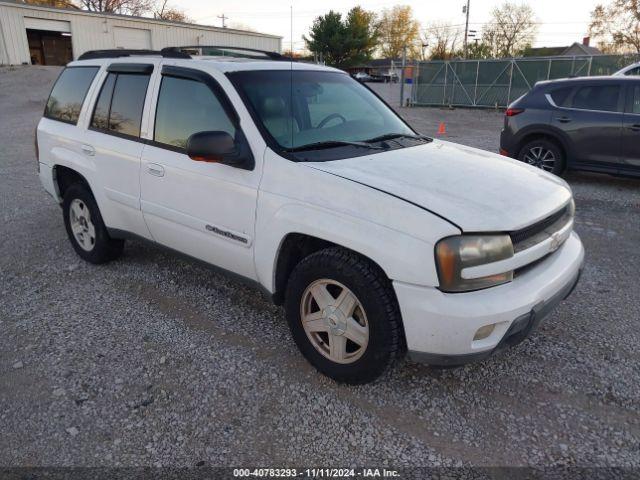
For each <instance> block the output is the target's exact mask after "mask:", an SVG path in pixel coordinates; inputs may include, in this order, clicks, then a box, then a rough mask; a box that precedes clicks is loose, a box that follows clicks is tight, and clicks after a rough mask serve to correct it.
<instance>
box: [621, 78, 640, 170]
mask: <svg viewBox="0 0 640 480" xmlns="http://www.w3.org/2000/svg"><path fill="white" fill-rule="evenodd" d="M620 172H621V173H625V172H629V173H631V172H636V173H638V172H640V82H638V83H636V82H629V83H628V85H627V105H626V109H625V114H624V129H623V133H622V155H621V162H620Z"/></svg>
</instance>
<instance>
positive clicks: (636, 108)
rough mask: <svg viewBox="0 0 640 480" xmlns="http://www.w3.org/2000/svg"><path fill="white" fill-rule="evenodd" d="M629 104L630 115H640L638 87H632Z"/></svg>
mask: <svg viewBox="0 0 640 480" xmlns="http://www.w3.org/2000/svg"><path fill="white" fill-rule="evenodd" d="M631 102H632V103H631V113H635V114H640V85H637V86H635V87H633V98H632V99H631Z"/></svg>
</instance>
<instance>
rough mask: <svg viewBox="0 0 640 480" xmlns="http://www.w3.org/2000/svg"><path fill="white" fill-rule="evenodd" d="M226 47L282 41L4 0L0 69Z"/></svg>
mask: <svg viewBox="0 0 640 480" xmlns="http://www.w3.org/2000/svg"><path fill="white" fill-rule="evenodd" d="M186 45H224V46H229V47H231V46H233V47H245V48H255V49H259V50H268V51H275V52H280V50H281V48H282V37H279V36H276V35H267V34H263V33H256V32H248V31H244V30H234V29H231V28H218V27H210V26H207V25H194V24H189V23H179V22H167V21H164V20H155V19H153V18H145V17H131V16H126V15H114V14H104V13H94V12H87V11H84V10H68V9H60V8H51V7H41V6H36V5H26V4H24V3H17V2H13V1H11V0H0V65H20V64H32V63H35V64H41V65H64V64H66V63H67V62H69V61H71V60H73V59H76V58H78V57H79V56H80V55H81V54H82V53H84V52H86V51H87V50H102V49H114V48H132V49H151V50H159V49H161V48H164V47H170V46H186Z"/></svg>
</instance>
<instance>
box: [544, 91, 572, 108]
mask: <svg viewBox="0 0 640 480" xmlns="http://www.w3.org/2000/svg"><path fill="white" fill-rule="evenodd" d="M572 90H573V87H563V88H558V89H556V90H553V91H551V92H549V94H550V95H551V98H552V99H553V102H554V103H555V104H556V105H558V106H559V107H566V106H567V103H568V100H569V94H570V93H571V91H572Z"/></svg>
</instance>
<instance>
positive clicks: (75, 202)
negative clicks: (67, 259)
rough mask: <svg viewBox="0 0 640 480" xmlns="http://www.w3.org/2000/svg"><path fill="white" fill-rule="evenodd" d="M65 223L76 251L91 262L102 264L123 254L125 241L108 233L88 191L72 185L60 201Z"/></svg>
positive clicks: (77, 184) (80, 186) (80, 185)
mask: <svg viewBox="0 0 640 480" xmlns="http://www.w3.org/2000/svg"><path fill="white" fill-rule="evenodd" d="M62 212H63V217H64V225H65V228H66V230H67V235H68V236H69V240H70V241H71V245H72V246H73V249H74V250H75V251H76V253H77V254H78V255H79V256H80V257H81V258H83V259H84V260H86V261H87V262H90V263H96V264H97V263H105V262H108V261H110V260H114V259H116V258H117V257H119V256H120V254H122V249H123V247H124V240H116V239H113V238H111V237H110V236H109V233H108V232H107V228H106V227H105V225H104V222H103V221H102V216H101V215H100V210H99V209H98V205H97V204H96V201H95V199H94V198H93V195H92V193H91V191H90V190H89V189H88V188H87V187H86V186H85V185H83V184H81V183H76V184H74V185H71V186H70V187H69V188H68V189H67V191H66V192H65V194H64V199H63V202H62Z"/></svg>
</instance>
